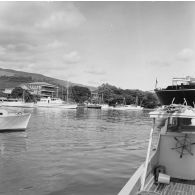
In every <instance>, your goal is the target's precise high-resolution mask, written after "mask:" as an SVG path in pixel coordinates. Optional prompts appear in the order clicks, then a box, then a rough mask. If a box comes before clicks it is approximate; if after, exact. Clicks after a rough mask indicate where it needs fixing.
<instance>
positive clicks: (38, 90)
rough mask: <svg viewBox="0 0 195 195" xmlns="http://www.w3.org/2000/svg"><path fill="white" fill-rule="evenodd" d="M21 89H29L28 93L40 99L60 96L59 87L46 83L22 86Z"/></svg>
mask: <svg viewBox="0 0 195 195" xmlns="http://www.w3.org/2000/svg"><path fill="white" fill-rule="evenodd" d="M20 87H22V88H24V87H26V88H28V91H29V92H30V93H31V94H32V95H37V96H40V97H55V96H58V87H57V86H56V85H52V84H49V83H46V82H32V83H25V84H22V85H21V86H20Z"/></svg>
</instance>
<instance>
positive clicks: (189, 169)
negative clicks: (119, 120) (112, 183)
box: [118, 104, 195, 195]
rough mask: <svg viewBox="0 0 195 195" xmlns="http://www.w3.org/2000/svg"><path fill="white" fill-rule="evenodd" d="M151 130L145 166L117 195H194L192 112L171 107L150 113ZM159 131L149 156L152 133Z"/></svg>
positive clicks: (194, 126)
mask: <svg viewBox="0 0 195 195" xmlns="http://www.w3.org/2000/svg"><path fill="white" fill-rule="evenodd" d="M150 117H151V118H152V119H153V127H152V129H151V132H150V139H149V145H148V151H147V155H146V160H145V163H143V164H142V165H141V166H140V167H139V168H138V169H137V170H136V172H135V173H134V174H133V175H132V177H131V178H130V180H129V181H128V182H127V183H126V185H125V186H124V187H123V188H122V190H121V191H120V192H119V194H118V195H146V194H147V195H155V194H156V195H159V194H162V195H164V194H167V195H169V194H170V195H173V194H178V195H183V194H186V195H192V194H195V168H194V163H195V156H194V154H195V123H194V121H195V110H194V109H193V108H192V107H189V106H184V105H176V104H174V105H170V106H165V107H164V108H160V109H158V110H156V111H153V112H151V113H150ZM157 129H158V131H159V130H160V135H159V139H158V145H157V148H156V150H155V152H154V153H152V152H151V145H152V135H153V131H155V130H157Z"/></svg>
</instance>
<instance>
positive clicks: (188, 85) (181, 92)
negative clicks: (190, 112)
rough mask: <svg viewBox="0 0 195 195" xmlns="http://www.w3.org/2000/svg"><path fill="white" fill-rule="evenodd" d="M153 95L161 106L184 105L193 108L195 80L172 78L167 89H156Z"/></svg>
mask: <svg viewBox="0 0 195 195" xmlns="http://www.w3.org/2000/svg"><path fill="white" fill-rule="evenodd" d="M155 93H156V95H157V96H158V98H159V101H160V103H161V104H162V105H170V104H171V103H174V104H185V105H189V106H192V107H195V78H192V77H190V76H187V77H184V78H173V80H172V85H170V86H168V87H167V88H164V89H160V88H156V89H155Z"/></svg>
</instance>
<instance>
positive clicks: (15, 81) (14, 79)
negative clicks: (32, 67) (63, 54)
mask: <svg viewBox="0 0 195 195" xmlns="http://www.w3.org/2000/svg"><path fill="white" fill-rule="evenodd" d="M37 81H40V82H47V83H50V84H54V85H60V86H64V87H66V86H67V81H64V80H60V79H56V78H52V77H48V76H44V75H42V74H37V73H29V72H23V71H17V70H12V69H3V68H0V89H5V88H14V87H17V86H18V85H20V84H22V83H25V82H37ZM68 84H69V86H75V85H77V86H82V87H87V88H89V89H90V90H95V89H96V87H93V86H86V85H82V84H77V83H72V82H69V81H68Z"/></svg>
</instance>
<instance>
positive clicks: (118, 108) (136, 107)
mask: <svg viewBox="0 0 195 195" xmlns="http://www.w3.org/2000/svg"><path fill="white" fill-rule="evenodd" d="M113 109H114V110H143V107H141V106H132V105H126V106H117V107H113Z"/></svg>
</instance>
